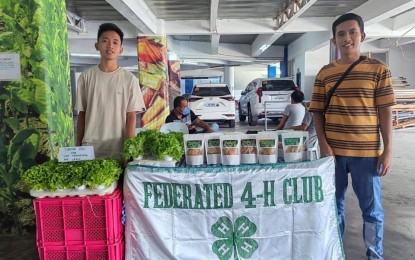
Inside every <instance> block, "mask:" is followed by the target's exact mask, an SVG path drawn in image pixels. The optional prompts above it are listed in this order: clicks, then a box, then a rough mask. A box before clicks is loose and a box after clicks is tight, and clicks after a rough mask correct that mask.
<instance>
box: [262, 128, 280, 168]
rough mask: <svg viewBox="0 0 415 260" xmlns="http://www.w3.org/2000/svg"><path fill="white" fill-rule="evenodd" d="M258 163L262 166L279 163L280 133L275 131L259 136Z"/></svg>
mask: <svg viewBox="0 0 415 260" xmlns="http://www.w3.org/2000/svg"><path fill="white" fill-rule="evenodd" d="M257 147H258V161H259V163H261V164H266V163H277V161H278V133H277V132H275V131H272V132H271V131H269V132H260V133H258V135H257Z"/></svg>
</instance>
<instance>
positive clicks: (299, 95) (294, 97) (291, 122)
mask: <svg viewBox="0 0 415 260" xmlns="http://www.w3.org/2000/svg"><path fill="white" fill-rule="evenodd" d="M303 100H304V93H303V92H301V90H294V92H293V93H291V104H289V105H287V106H286V107H285V110H284V112H283V113H282V115H283V116H282V118H281V120H280V122H279V124H278V125H277V130H281V129H290V128H291V127H293V126H298V125H301V122H302V121H303V118H304V115H305V107H304V106H303V104H302V103H301V102H303Z"/></svg>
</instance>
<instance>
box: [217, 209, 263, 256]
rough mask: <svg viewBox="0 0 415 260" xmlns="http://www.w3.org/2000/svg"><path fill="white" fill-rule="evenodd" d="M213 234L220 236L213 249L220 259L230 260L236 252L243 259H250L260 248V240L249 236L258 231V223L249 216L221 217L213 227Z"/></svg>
mask: <svg viewBox="0 0 415 260" xmlns="http://www.w3.org/2000/svg"><path fill="white" fill-rule="evenodd" d="M211 231H212V234H213V235H214V236H215V237H217V238H220V239H219V240H216V241H215V242H214V243H213V245H212V251H213V252H214V253H215V254H216V255H217V256H218V257H219V259H220V260H229V259H230V258H231V257H232V254H234V259H238V256H239V257H240V258H242V259H249V258H251V256H252V255H253V253H254V252H255V251H256V250H257V249H258V242H256V241H255V240H254V239H252V238H249V237H250V236H252V235H253V234H255V232H256V225H255V224H254V223H253V222H252V221H251V220H249V218H247V217H245V216H242V217H239V218H237V219H236V220H235V223H234V224H232V221H231V220H230V219H229V218H228V217H220V218H219V219H218V221H216V223H215V224H213V225H212V227H211Z"/></svg>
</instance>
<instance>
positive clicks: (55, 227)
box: [34, 189, 124, 260]
mask: <svg viewBox="0 0 415 260" xmlns="http://www.w3.org/2000/svg"><path fill="white" fill-rule="evenodd" d="M34 206H35V213H36V229H37V230H36V237H37V246H38V251H39V257H40V259H41V260H75V259H76V260H81V259H85V260H104V259H105V260H107V259H108V260H121V259H124V239H123V234H124V233H123V227H124V226H123V225H122V224H121V207H122V192H121V190H120V189H116V190H115V191H114V192H113V193H111V194H108V195H105V196H86V197H63V198H42V199H35V200H34Z"/></svg>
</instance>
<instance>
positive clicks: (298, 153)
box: [282, 131, 303, 162]
mask: <svg viewBox="0 0 415 260" xmlns="http://www.w3.org/2000/svg"><path fill="white" fill-rule="evenodd" d="M282 149H283V150H284V162H301V161H302V160H303V133H302V132H295V131H294V132H290V133H282Z"/></svg>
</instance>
